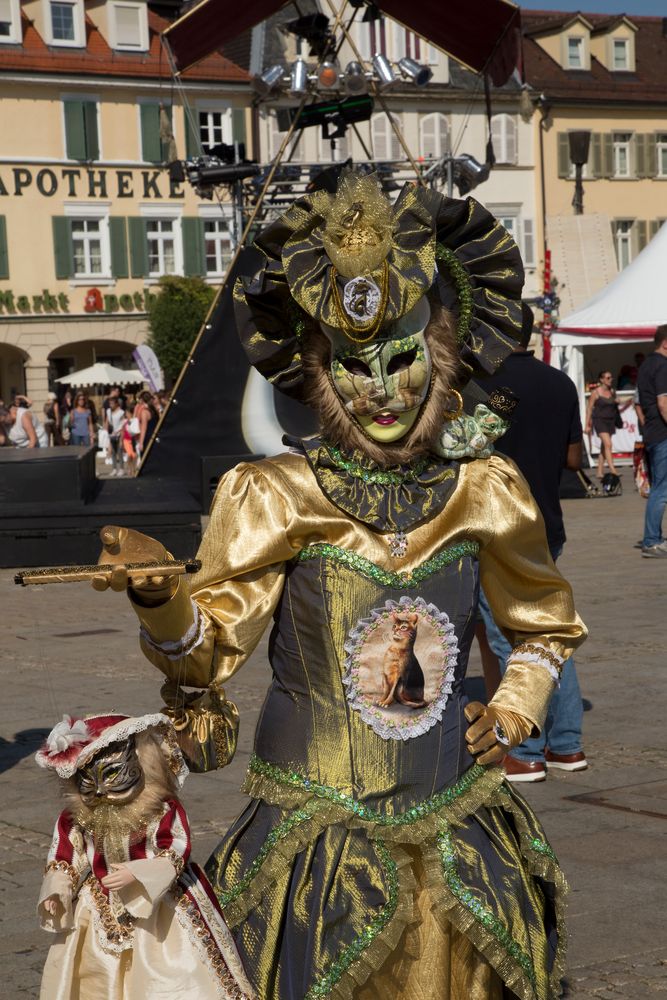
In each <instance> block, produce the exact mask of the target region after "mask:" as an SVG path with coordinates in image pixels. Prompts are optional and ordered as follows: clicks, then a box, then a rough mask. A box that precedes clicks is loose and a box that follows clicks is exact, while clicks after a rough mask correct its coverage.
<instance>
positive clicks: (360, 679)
mask: <svg viewBox="0 0 667 1000" xmlns="http://www.w3.org/2000/svg"><path fill="white" fill-rule="evenodd" d="M345 652H346V653H347V657H346V660H345V673H344V675H343V684H344V685H345V686H346V688H347V698H348V701H349V703H350V705H351V706H352V708H353V709H355V711H357V712H359V713H360V715H361V717H362V719H363V720H364V722H366V723H368V725H369V726H370V727H371V728H372V729H373V730H374V731H375V732H376V733H377V734H378V735H379V736H381V737H382V738H383V739H385V740H408V739H411V738H412V737H414V736H421V735H422V733H426V732H428V730H429V729H431V727H432V726H434V725H435V724H436V722H438V721H439V720H440V719H441V718H442V713H443V711H444V709H445V705H446V704H447V699H448V697H449V695H450V694H451V691H452V683H453V680H454V668H455V667H456V660H457V657H458V653H459V647H458V642H457V639H456V635H455V634H454V626H453V625H452V623H451V622H450V620H449V618H448V617H447V615H446V614H445V613H444V612H443V611H439V610H438V608H436V606H435V605H434V604H427V603H426V601H424V600H423V599H422V598H421V597H417V598H410V597H402V598H401V600H400V601H399V602H396V601H387V602H386V603H385V605H384V607H382V608H377V609H374V610H373V611H371V614H370V617H368V618H362V619H361V620H360V621H359V622H358V623H357V625H356V626H355V627H354V628H353V629H352V630H351V632H350V634H349V636H348V639H347V642H346V643H345Z"/></svg>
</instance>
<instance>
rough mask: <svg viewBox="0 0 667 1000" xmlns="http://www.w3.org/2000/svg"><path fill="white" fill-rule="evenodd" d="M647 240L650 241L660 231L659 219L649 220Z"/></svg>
mask: <svg viewBox="0 0 667 1000" xmlns="http://www.w3.org/2000/svg"><path fill="white" fill-rule="evenodd" d="M648 225H649V239H650V240H652V239H653V237H654V236H655V234H656V233H657V232H658V230H659V229H660V219H651V221H650V222H649V224H648Z"/></svg>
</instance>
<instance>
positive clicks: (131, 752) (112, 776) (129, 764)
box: [76, 738, 144, 808]
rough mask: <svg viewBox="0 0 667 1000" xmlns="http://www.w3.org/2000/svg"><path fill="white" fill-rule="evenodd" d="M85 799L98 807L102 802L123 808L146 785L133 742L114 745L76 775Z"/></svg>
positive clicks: (127, 741) (88, 803)
mask: <svg viewBox="0 0 667 1000" xmlns="http://www.w3.org/2000/svg"><path fill="white" fill-rule="evenodd" d="M76 780H77V785H78V788H79V792H80V794H81V798H82V799H83V801H84V802H85V804H86V805H87V806H89V807H90V808H94V807H95V806H96V805H97V804H99V803H100V802H107V803H109V804H111V805H122V804H124V803H125V802H130V801H131V800H132V799H133V798H134V797H135V796H136V795H138V794H139V792H140V791H141V789H142V788H143V786H144V772H143V770H142V767H141V764H140V763H139V758H138V756H137V750H136V747H135V744H134V740H133V739H131V738H130V739H128V740H124V741H123V742H122V743H111V744H110V745H109V746H108V747H105V748H104V749H103V750H101V751H100V752H99V753H98V754H95V756H94V757H93V758H92V760H89V761H88V763H87V764H84V765H83V767H81V768H79V770H78V771H77V774H76Z"/></svg>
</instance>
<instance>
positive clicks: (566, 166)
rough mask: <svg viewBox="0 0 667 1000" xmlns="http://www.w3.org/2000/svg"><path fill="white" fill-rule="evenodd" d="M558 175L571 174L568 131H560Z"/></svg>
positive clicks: (567, 175) (566, 175)
mask: <svg viewBox="0 0 667 1000" xmlns="http://www.w3.org/2000/svg"><path fill="white" fill-rule="evenodd" d="M558 176H559V177H564V178H566V177H569V176H570V140H569V139H568V135H567V132H559V133H558Z"/></svg>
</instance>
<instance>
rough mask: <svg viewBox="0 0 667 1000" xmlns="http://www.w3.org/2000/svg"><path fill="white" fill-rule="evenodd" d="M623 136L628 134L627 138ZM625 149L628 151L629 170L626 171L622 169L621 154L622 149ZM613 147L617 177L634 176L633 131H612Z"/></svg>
mask: <svg viewBox="0 0 667 1000" xmlns="http://www.w3.org/2000/svg"><path fill="white" fill-rule="evenodd" d="M621 136H627V139H626V138H623V139H622V138H621ZM622 148H624V149H625V153H626V166H627V170H626V171H625V172H623V171H621V169H620V154H621V149H622ZM612 149H613V162H614V173H613V176H614V177H615V178H618V177H620V178H628V177H633V176H634V170H633V163H632V132H612Z"/></svg>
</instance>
